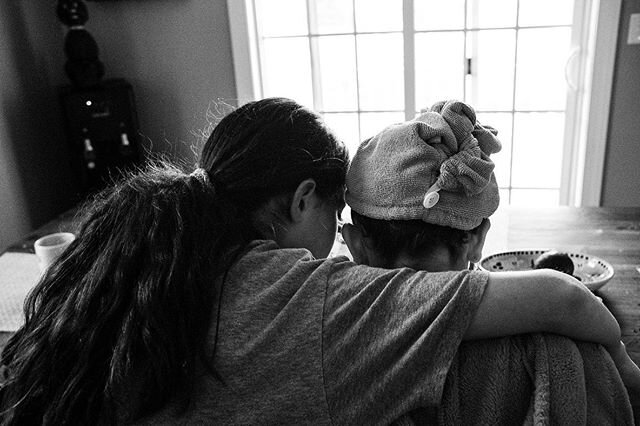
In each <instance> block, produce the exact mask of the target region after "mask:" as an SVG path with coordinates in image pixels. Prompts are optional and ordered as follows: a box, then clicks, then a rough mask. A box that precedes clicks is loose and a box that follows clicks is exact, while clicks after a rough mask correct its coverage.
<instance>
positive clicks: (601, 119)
mask: <svg viewBox="0 0 640 426" xmlns="http://www.w3.org/2000/svg"><path fill="white" fill-rule="evenodd" d="M621 6H622V0H576V2H575V7H574V22H575V23H576V25H577V26H578V28H577V29H576V30H574V31H573V32H572V41H571V44H572V49H573V50H572V54H571V55H570V56H569V58H568V59H567V65H566V69H565V76H566V78H567V82H568V85H569V87H570V90H569V91H568V95H567V106H566V108H565V114H566V116H565V120H566V123H572V125H569V124H567V125H565V133H564V140H565V144H564V148H563V149H564V151H563V165H562V175H561V182H560V205H569V206H600V205H601V198H602V197H601V191H602V181H603V176H604V165H605V153H606V138H607V130H608V125H609V114H610V103H611V91H612V83H613V71H614V65H615V56H616V43H617V35H618V25H619V18H620V10H621ZM227 10H228V15H229V29H230V35H231V48H232V55H233V62H234V64H233V65H234V75H235V81H236V93H237V102H238V105H241V104H244V103H246V102H249V101H252V100H255V99H260V98H262V97H263V95H262V93H263V89H262V84H261V70H260V60H259V55H260V52H259V44H258V39H257V22H256V15H255V10H254V6H253V1H252V0H227ZM403 18H404V20H405V28H404V32H403V38H404V46H405V47H404V49H405V54H404V58H405V59H404V61H405V63H404V78H405V81H413V80H414V78H415V76H414V73H415V69H414V68H415V67H414V63H413V60H414V58H413V57H412V55H408V54H406V53H407V51H409V50H410V51H411V52H412V49H413V45H414V31H413V19H412V18H413V0H403ZM596 58H597V61H596ZM312 61H313V58H312ZM312 75H313V73H312ZM576 80H577V81H580V82H581V84H579V85H573V84H572V83H571V82H572V81H576ZM316 86H317V85H315V84H314V90H317V87H316ZM572 86H573V87H572ZM414 92H415V90H413V87H412V88H411V89H410V90H406V89H405V102H404V104H405V118H407V119H411V118H412V117H413V114H414V113H415V94H414ZM314 95H316V94H315V93H314ZM314 98H315V99H318V98H317V97H316V96H314ZM567 141H568V143H567Z"/></svg>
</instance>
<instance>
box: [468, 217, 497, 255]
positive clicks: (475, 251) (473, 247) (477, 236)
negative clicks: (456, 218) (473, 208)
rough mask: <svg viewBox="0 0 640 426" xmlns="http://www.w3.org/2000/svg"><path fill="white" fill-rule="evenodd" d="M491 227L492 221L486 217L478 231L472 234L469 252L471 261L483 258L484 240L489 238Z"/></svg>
mask: <svg viewBox="0 0 640 426" xmlns="http://www.w3.org/2000/svg"><path fill="white" fill-rule="evenodd" d="M489 228H491V222H490V221H489V219H484V220H483V221H482V223H481V224H480V228H479V229H478V231H477V232H476V233H474V234H472V235H471V240H470V241H469V250H468V252H467V253H468V260H469V262H473V263H477V262H479V261H480V259H482V248H483V247H484V241H485V239H486V238H487V232H489Z"/></svg>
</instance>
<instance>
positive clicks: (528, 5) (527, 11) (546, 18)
mask: <svg viewBox="0 0 640 426" xmlns="http://www.w3.org/2000/svg"><path fill="white" fill-rule="evenodd" d="M550 11H553V12H552V13H549V12H550ZM572 23H573V0H520V17H519V19H518V24H519V25H520V26H521V27H529V26H534V25H571V24H572Z"/></svg>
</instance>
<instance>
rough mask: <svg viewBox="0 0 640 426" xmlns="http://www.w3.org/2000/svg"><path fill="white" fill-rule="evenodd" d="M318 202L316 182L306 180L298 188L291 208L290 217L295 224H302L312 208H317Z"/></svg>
mask: <svg viewBox="0 0 640 426" xmlns="http://www.w3.org/2000/svg"><path fill="white" fill-rule="evenodd" d="M317 201H318V194H317V193H316V181H315V180H313V179H305V180H303V181H302V182H300V185H298V187H297V188H296V190H295V192H294V193H293V198H292V199H291V205H290V206H289V215H290V216H291V220H292V221H293V222H301V221H302V220H303V219H304V217H305V216H306V214H307V213H308V212H309V211H310V209H311V207H313V206H315V204H316V203H317Z"/></svg>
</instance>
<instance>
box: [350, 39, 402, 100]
mask: <svg viewBox="0 0 640 426" xmlns="http://www.w3.org/2000/svg"><path fill="white" fill-rule="evenodd" d="M357 44H358V83H359V86H360V108H361V109H362V110H369V111H372V110H373V111H375V110H393V109H398V110H403V109H404V58H403V42H402V34H368V35H359V36H357Z"/></svg>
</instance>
